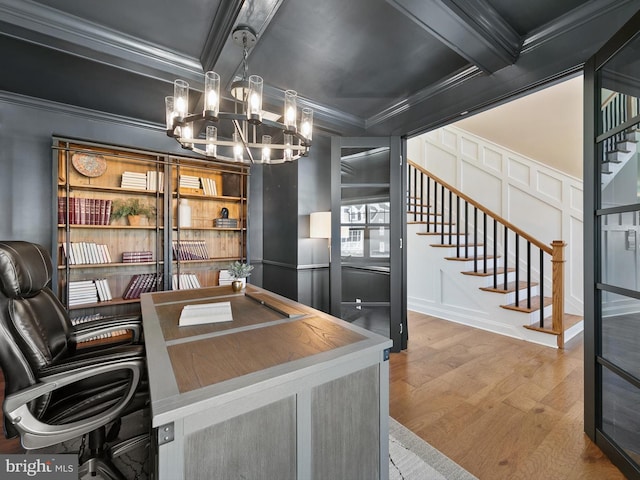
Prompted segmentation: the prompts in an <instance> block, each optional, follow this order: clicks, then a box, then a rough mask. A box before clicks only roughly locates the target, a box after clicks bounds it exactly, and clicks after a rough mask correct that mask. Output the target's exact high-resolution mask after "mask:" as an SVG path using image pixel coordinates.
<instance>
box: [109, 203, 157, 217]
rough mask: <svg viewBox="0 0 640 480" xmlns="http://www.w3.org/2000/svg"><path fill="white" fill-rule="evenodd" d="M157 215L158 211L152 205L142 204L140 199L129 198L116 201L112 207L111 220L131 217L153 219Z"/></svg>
mask: <svg viewBox="0 0 640 480" xmlns="http://www.w3.org/2000/svg"><path fill="white" fill-rule="evenodd" d="M155 214H156V209H155V207H154V206H152V205H148V204H146V203H142V202H141V201H140V199H138V198H128V199H126V200H115V201H114V202H113V205H112V207H111V218H112V219H113V220H118V219H119V218H124V217H128V216H130V215H141V216H144V217H147V218H152V217H153V216H154V215H155Z"/></svg>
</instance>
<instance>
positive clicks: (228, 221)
mask: <svg viewBox="0 0 640 480" xmlns="http://www.w3.org/2000/svg"><path fill="white" fill-rule="evenodd" d="M216 227H218V228H238V219H237V218H216Z"/></svg>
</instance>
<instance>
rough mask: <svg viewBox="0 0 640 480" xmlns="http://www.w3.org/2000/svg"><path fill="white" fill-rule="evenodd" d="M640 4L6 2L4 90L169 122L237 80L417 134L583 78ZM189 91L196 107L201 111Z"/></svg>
mask: <svg viewBox="0 0 640 480" xmlns="http://www.w3.org/2000/svg"><path fill="white" fill-rule="evenodd" d="M638 10H640V0H591V1H580V0H562V1H558V0H536V1H531V0H347V1H345V0H246V1H242V0H225V1H221V0H218V1H216V0H180V1H179V2H176V1H174V0H135V1H132V0H110V1H108V2H88V1H86V0H39V1H32V0H0V55H1V58H3V59H4V62H3V68H2V73H0V90H5V91H9V92H15V93H19V94H23V95H28V96H32V97H37V98H43V99H48V100H54V101H56V102H61V103H66V104H71V105H77V106H81V107H85V108H90V109H95V110H99V111H104V112H108V113H112V114H117V115H124V116H127V117H132V118H134V119H138V120H141V121H144V122H151V123H156V124H162V123H163V121H164V103H163V102H164V96H165V95H170V94H171V93H172V86H171V82H172V81H173V80H174V79H175V78H184V79H186V80H187V81H189V83H190V84H191V86H192V91H193V92H194V93H196V94H197V93H199V91H200V90H201V89H202V73H203V72H204V71H206V70H215V71H217V72H218V73H220V75H221V77H222V84H223V86H228V85H229V84H230V82H231V81H232V80H233V78H234V76H235V75H237V74H238V73H239V71H240V66H241V54H242V52H241V49H240V48H239V47H237V46H236V45H235V44H233V42H231V40H230V34H231V31H232V29H233V27H234V26H235V25H237V24H247V25H250V26H251V27H253V28H254V29H255V30H256V31H257V32H258V42H257V44H256V46H255V47H254V48H253V49H252V50H251V51H250V53H249V71H250V73H255V74H259V75H261V76H262V77H264V80H265V102H266V103H267V104H268V105H273V106H275V105H278V106H279V105H280V102H281V100H280V99H281V98H282V92H283V90H285V89H287V88H291V89H294V90H297V91H298V93H299V95H300V97H301V103H305V104H308V105H310V106H312V108H313V109H314V116H315V121H316V124H317V125H318V126H320V127H321V128H324V129H325V130H327V131H331V132H339V133H343V134H348V135H358V134H369V135H388V134H401V135H411V134H415V133H418V132H420V131H423V130H425V129H428V128H431V127H433V126H435V125H437V124H440V123H442V122H443V120H447V119H448V120H454V119H456V118H458V117H459V116H460V115H461V114H463V112H466V111H470V112H473V111H480V110H482V109H484V108H486V107H487V106H488V105H490V104H491V103H492V102H494V101H496V100H503V99H506V98H509V97H510V96H512V95H517V94H519V93H522V92H524V91H525V90H527V89H528V88H530V87H531V86H537V85H540V84H542V83H543V82H546V81H549V80H550V79H554V78H559V77H560V76H561V75H563V74H566V73H570V72H575V71H578V70H579V69H580V67H581V65H582V63H583V62H584V61H585V60H586V59H587V58H588V57H589V56H591V55H592V54H593V53H594V52H595V51H596V50H597V49H598V48H599V47H600V46H601V45H602V44H603V43H604V42H605V41H606V40H607V39H608V38H609V37H610V36H611V34H612V33H613V32H615V31H616V30H617V29H618V28H619V27H620V26H622V25H623V24H624V23H625V21H626V20H627V19H628V18H629V17H630V16H632V15H633V14H634V13H636V12H637V11H638ZM197 96H198V95H193V97H194V98H193V103H194V106H195V103H196V102H197V100H198V99H197Z"/></svg>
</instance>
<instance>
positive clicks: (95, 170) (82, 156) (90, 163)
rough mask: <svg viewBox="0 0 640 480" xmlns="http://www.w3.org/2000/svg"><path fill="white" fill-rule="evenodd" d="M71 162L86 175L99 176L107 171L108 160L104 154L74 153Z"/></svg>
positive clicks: (79, 171)
mask: <svg viewBox="0 0 640 480" xmlns="http://www.w3.org/2000/svg"><path fill="white" fill-rule="evenodd" d="M71 164H72V165H73V168H75V169H76V170H77V171H78V173H80V174H82V175H84V176H85V177H99V176H100V175H102V174H103V173H104V172H106V171H107V161H106V160H105V158H104V157H103V156H102V155H95V154H91V153H79V152H78V153H74V154H73V155H71Z"/></svg>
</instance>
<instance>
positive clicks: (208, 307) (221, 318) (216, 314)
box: [178, 302, 233, 327]
mask: <svg viewBox="0 0 640 480" xmlns="http://www.w3.org/2000/svg"><path fill="white" fill-rule="evenodd" d="M232 320H233V315H232V313H231V302H216V303H199V304H197V305H185V306H184V307H183V309H182V312H181V313H180V321H179V322H178V326H180V327H184V326H187V325H202V324H205V323H220V322H230V321H232Z"/></svg>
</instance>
